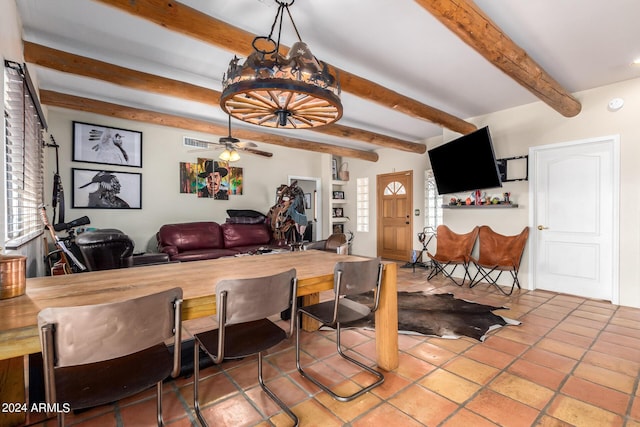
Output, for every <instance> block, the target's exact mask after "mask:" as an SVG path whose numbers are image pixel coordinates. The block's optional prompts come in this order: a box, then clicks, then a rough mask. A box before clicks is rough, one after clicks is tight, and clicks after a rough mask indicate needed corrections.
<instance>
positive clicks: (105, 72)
mask: <svg viewBox="0 0 640 427" xmlns="http://www.w3.org/2000/svg"><path fill="white" fill-rule="evenodd" d="M24 57H25V61H27V62H30V63H33V64H37V65H40V66H42V67H46V68H51V69H54V70H58V71H62V72H65V73H71V74H77V75H81V76H85V77H90V78H94V79H98V80H103V81H107V82H110V83H113V84H117V85H120V86H125V87H129V88H132V89H137V90H142V91H146V92H154V93H159V94H162V95H168V96H172V97H176V98H182V99H187V100H189V101H195V102H201V103H203V104H208V105H213V106H216V107H219V106H220V95H221V94H220V92H218V91H216V90H213V89H209V88H205V87H202V86H196V85H193V84H190V83H185V82H182V81H178V80H173V79H169V78H166V77H161V76H156V75H153V74H149V73H145V72H142V71H137V70H132V69H130V68H125V67H121V66H118V65H114V64H110V63H108V62H103V61H98V60H96V59H92V58H87V57H84V56H80V55H75V54H72V53H68V52H64V51H61V50H58V49H53V48H50V47H47V46H42V45H39V44H36V43H31V42H28V41H25V42H24ZM309 130H312V131H315V132H318V133H323V134H326V135H332V136H337V137H341V138H350V139H353V140H356V141H362V142H366V143H369V144H374V145H378V146H381V147H386V148H393V149H397V150H402V151H408V152H412V153H418V154H422V153H424V152H426V149H427V147H426V145H424V144H419V143H415V142H410V141H404V140H402V139H398V138H393V137H390V136H386V135H382V134H379V133H375V132H370V131H367V130H364V129H357V128H352V127H349V126H343V125H340V124H332V125H328V126H323V127H319V128H313V129H309Z"/></svg>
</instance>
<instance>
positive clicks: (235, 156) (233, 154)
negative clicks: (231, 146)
mask: <svg viewBox="0 0 640 427" xmlns="http://www.w3.org/2000/svg"><path fill="white" fill-rule="evenodd" d="M238 160H240V154H239V153H238V152H237V151H236V150H231V152H230V153H229V161H230V162H237V161H238Z"/></svg>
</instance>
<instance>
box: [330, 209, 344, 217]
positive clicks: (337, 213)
mask: <svg viewBox="0 0 640 427" xmlns="http://www.w3.org/2000/svg"><path fill="white" fill-rule="evenodd" d="M332 216H333V217H334V218H342V217H343V216H344V214H343V210H342V208H333V215H332Z"/></svg>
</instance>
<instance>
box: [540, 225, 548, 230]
mask: <svg viewBox="0 0 640 427" xmlns="http://www.w3.org/2000/svg"><path fill="white" fill-rule="evenodd" d="M548 228H549V227H545V226H543V225H539V226H538V230H540V231H542V230H547V229H548Z"/></svg>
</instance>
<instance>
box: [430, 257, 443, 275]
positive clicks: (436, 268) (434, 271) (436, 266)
mask: <svg viewBox="0 0 640 427" xmlns="http://www.w3.org/2000/svg"><path fill="white" fill-rule="evenodd" d="M431 262H432V263H433V269H432V270H431V272H430V273H429V275H428V276H427V280H431V279H433V278H434V277H435V276H437V275H438V273H440V272H442V273H443V274H444V270H443V267H442V264H440V263H439V262H438V261H436V260H434V259H432V260H431Z"/></svg>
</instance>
